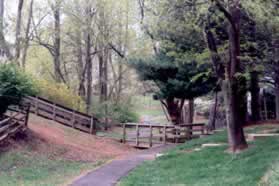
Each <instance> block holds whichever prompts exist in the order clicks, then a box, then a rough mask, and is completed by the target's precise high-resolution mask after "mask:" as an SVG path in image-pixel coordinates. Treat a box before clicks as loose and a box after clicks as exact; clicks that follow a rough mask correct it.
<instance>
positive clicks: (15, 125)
mask: <svg viewBox="0 0 279 186" xmlns="http://www.w3.org/2000/svg"><path fill="white" fill-rule="evenodd" d="M29 108H30V107H29V106H28V105H25V106H20V107H18V106H16V107H10V108H9V109H8V111H7V112H6V114H5V115H4V119H3V120H2V121H0V142H1V141H3V140H5V139H6V138H8V137H9V136H11V135H12V134H14V133H16V132H18V131H19V130H23V129H25V128H26V127H27V124H28V118H29Z"/></svg>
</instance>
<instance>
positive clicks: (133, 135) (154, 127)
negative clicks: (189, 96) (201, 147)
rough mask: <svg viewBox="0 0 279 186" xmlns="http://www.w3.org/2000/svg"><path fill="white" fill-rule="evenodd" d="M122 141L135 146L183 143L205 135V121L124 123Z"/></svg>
mask: <svg viewBox="0 0 279 186" xmlns="http://www.w3.org/2000/svg"><path fill="white" fill-rule="evenodd" d="M122 127H123V136H122V140H121V141H122V142H123V143H128V144H130V145H131V146H134V147H137V148H150V147H152V146H156V145H160V144H167V143H183V142H185V141H186V140H189V139H192V138H194V137H199V136H201V135H207V134H208V132H207V128H206V125H205V123H195V124H180V125H178V126H175V125H159V124H140V123H124V124H122Z"/></svg>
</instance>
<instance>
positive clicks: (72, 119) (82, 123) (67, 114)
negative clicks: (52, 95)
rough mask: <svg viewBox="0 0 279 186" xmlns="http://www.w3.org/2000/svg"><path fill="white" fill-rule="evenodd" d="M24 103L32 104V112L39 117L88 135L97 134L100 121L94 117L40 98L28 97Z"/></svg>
mask: <svg viewBox="0 0 279 186" xmlns="http://www.w3.org/2000/svg"><path fill="white" fill-rule="evenodd" d="M24 101H25V102H28V103H30V105H31V107H30V112H32V113H34V114H36V115H38V116H41V117H44V118H46V119H50V120H53V121H56V122H58V123H60V124H63V125H65V126H68V127H72V128H74V129H77V130H80V131H83V132H86V133H90V134H95V133H96V130H97V122H98V119H97V118H96V117H94V116H90V115H87V114H84V113H81V112H79V111H77V110H73V109H70V108H67V107H64V106H62V105H59V104H56V103H54V102H51V101H49V100H46V99H43V98H40V97H26V98H25V100H24Z"/></svg>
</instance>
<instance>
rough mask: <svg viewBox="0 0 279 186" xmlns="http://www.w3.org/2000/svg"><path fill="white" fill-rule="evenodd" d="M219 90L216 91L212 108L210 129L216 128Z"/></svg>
mask: <svg viewBox="0 0 279 186" xmlns="http://www.w3.org/2000/svg"><path fill="white" fill-rule="evenodd" d="M218 104H219V103H218V92H215V93H214V103H213V105H212V107H211V109H210V116H209V124H208V126H209V128H210V130H215V129H216V118H217V107H218Z"/></svg>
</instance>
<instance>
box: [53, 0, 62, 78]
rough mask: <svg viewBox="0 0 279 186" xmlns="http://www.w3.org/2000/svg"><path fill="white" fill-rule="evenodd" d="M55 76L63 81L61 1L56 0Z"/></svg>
mask: <svg viewBox="0 0 279 186" xmlns="http://www.w3.org/2000/svg"><path fill="white" fill-rule="evenodd" d="M53 11H54V55H53V58H54V76H55V80H56V81H57V82H59V83H60V82H62V74H61V70H60V50H61V38H60V34H61V25H60V3H59V2H58V1H56V4H55V6H54V10H53Z"/></svg>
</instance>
